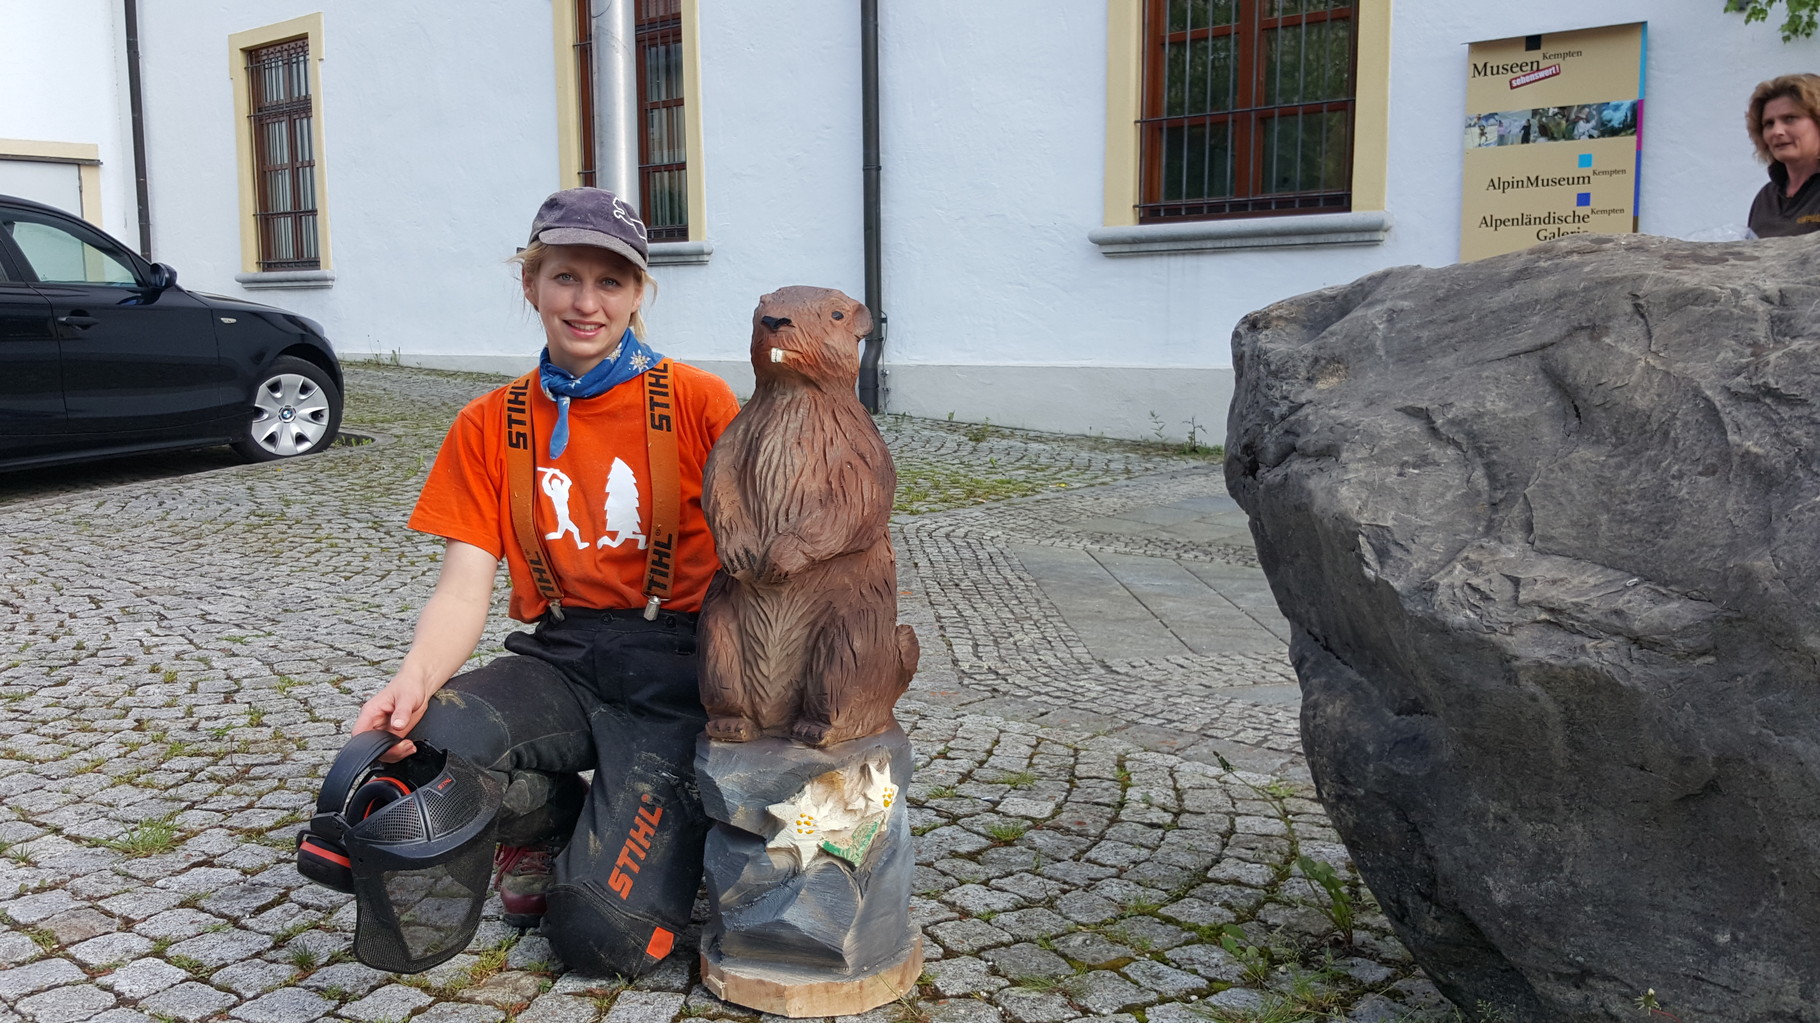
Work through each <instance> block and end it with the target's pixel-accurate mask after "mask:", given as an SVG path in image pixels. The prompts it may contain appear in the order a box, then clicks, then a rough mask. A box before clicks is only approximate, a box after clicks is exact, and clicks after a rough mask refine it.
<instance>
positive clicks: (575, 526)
mask: <svg viewBox="0 0 1820 1023" xmlns="http://www.w3.org/2000/svg"><path fill="white" fill-rule="evenodd" d="M671 366H673V367H674V375H673V376H674V384H673V386H674V387H675V391H676V409H677V415H676V420H675V422H676V447H677V456H678V460H679V461H680V462H681V465H680V466H678V470H679V472H678V475H679V476H680V477H681V479H682V501H681V506H680V509H679V510H680V512H681V514H680V516H679V517H680V519H681V521H680V522H679V523H678V524H677V530H676V533H677V549H678V550H679V552H680V553H679V554H678V556H677V561H676V575H675V578H674V579H673V581H672V582H671V588H670V599H668V600H666V601H664V607H665V608H666V609H669V610H673V611H696V610H699V609H700V608H701V598H702V594H703V593H705V592H706V591H707V588H708V580H709V579H710V578H712V577H713V575H714V572H715V570H716V569H717V568H719V567H720V561H719V560H718V559H717V558H716V557H715V555H714V538H713V537H712V536H711V535H710V534H709V532H708V523H707V520H706V519H704V518H703V517H702V512H701V473H702V467H703V466H704V465H705V464H706V463H707V461H708V450H709V449H710V448H712V447H713V446H714V442H715V441H716V440H717V439H719V437H720V435H721V431H723V430H725V429H726V428H727V424H728V423H729V422H731V421H732V419H733V415H734V413H736V412H738V411H739V403H738V402H737V401H736V400H735V399H734V397H733V391H732V389H731V388H729V387H728V386H727V382H726V381H724V380H722V379H721V378H719V377H717V376H715V375H714V374H712V373H709V372H707V371H706V370H701V369H696V368H695V367H694V366H686V365H683V364H682V363H679V362H672V363H671ZM505 400H506V389H505V388H503V387H502V388H500V389H498V390H496V391H492V392H490V393H488V394H485V395H482V396H481V397H479V398H476V399H475V400H474V401H472V402H470V403H469V404H468V407H467V408H464V409H462V410H461V415H460V416H458V417H456V419H455V425H454V426H451V427H450V428H449V435H448V437H447V438H446V439H445V440H444V441H443V442H442V451H441V452H439V453H438V454H437V456H436V464H435V466H434V467H433V468H431V470H430V478H429V479H428V480H426V481H425V482H424V485H423V493H422V495H420V496H419V497H418V498H417V507H416V509H415V510H413V511H412V512H411V520H410V527H411V528H412V529H415V530H418V531H420V532H424V533H430V534H432V535H435V536H440V537H445V538H447V539H450V540H460V541H461V542H463V543H469V544H473V545H474V546H476V547H479V548H480V549H482V550H484V551H486V552H487V553H489V554H491V555H493V556H494V557H496V558H498V557H503V558H505V559H506V566H507V568H508V569H509V570H510V573H511V580H512V604H511V614H512V617H513V618H516V619H518V620H519V621H521V622H531V621H536V620H537V618H538V617H539V616H541V615H542V614H543V613H544V611H545V610H546V609H547V608H548V607H549V603H548V602H547V601H545V600H544V598H543V595H542V594H540V593H538V592H537V585H536V583H534V582H532V581H531V568H530V565H528V564H527V563H526V562H525V558H524V552H523V551H522V550H520V549H519V546H518V539H517V536H516V535H515V534H514V533H513V530H512V494H511V490H510V488H509V487H508V486H507V485H506V444H505ZM531 405H532V408H531V418H532V421H533V425H534V427H535V429H536V431H537V437H536V443H535V444H534V445H533V447H532V457H533V459H534V465H535V469H536V472H535V475H536V477H537V478H536V480H535V481H534V482H532V481H527V483H526V485H527V486H529V487H531V494H532V507H533V509H534V513H533V521H534V522H535V524H536V526H537V531H538V533H539V534H540V535H541V536H542V537H543V538H544V541H543V545H544V550H545V551H547V552H549V553H548V557H549V559H550V562H551V565H552V567H553V568H554V569H555V570H556V579H557V583H558V584H559V585H560V586H561V588H562V595H563V603H564V604H565V605H569V606H574V607H593V608H641V607H643V606H644V604H645V598H644V582H645V558H646V553H645V547H646V545H647V543H648V534H649V532H650V529H651V515H652V511H653V508H654V505H655V501H654V500H653V497H652V493H651V466H650V457H649V455H648V454H647V452H646V439H645V421H644V380H643V378H642V377H634V378H633V379H631V380H628V381H626V382H625V383H623V384H620V385H619V386H617V387H615V388H613V389H612V390H610V391H608V392H607V393H605V394H602V395H598V396H596V397H593V398H585V399H576V400H575V401H572V402H570V403H569V444H568V447H567V448H566V449H564V451H563V453H562V455H561V456H560V457H558V458H556V459H553V460H552V459H551V458H550V429H551V427H553V426H554V425H555V424H556V403H555V402H553V401H551V400H550V398H549V397H548V396H547V395H545V394H544V393H543V389H542V388H532V391H531Z"/></svg>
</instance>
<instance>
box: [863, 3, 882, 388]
mask: <svg viewBox="0 0 1820 1023" xmlns="http://www.w3.org/2000/svg"><path fill="white" fill-rule="evenodd" d="M859 26H860V27H859V34H860V40H859V54H860V105H861V107H862V108H863V113H862V115H861V131H862V134H863V138H864V149H865V154H864V156H863V158H862V161H863V162H862V164H861V167H862V171H863V173H864V176H865V225H866V308H867V309H870V310H871V311H872V333H870V334H867V335H866V346H865V349H864V351H862V352H861V353H860V359H859V400H860V404H862V405H864V406H866V411H868V412H874V413H876V412H878V411H880V408H879V393H878V390H879V389H878V359H879V355H880V354H881V353H882V352H883V351H884V347H885V322H886V317H885V310H884V291H885V284H884V260H883V258H882V257H881V255H880V249H879V205H880V203H879V182H878V171H879V156H878V0H860V3H859Z"/></svg>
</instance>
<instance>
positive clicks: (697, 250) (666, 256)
mask: <svg viewBox="0 0 1820 1023" xmlns="http://www.w3.org/2000/svg"><path fill="white" fill-rule="evenodd" d="M649 255H650V262H651V265H652V266H687V265H689V264H692V263H706V262H707V261H708V257H709V256H712V255H714V243H713V242H652V243H651V249H650V254H649Z"/></svg>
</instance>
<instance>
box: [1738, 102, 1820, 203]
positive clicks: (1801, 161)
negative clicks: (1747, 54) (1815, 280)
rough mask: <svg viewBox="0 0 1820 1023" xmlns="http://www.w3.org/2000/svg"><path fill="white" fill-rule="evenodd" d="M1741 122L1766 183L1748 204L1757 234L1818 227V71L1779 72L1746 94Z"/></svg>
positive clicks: (1819, 120)
mask: <svg viewBox="0 0 1820 1023" xmlns="http://www.w3.org/2000/svg"><path fill="white" fill-rule="evenodd" d="M1745 126H1746V127H1747V128H1748V129H1749V130H1750V137H1751V142H1752V143H1754V144H1755V145H1756V147H1757V158H1758V159H1761V160H1764V161H1766V162H1768V164H1769V183H1768V184H1766V185H1764V186H1763V188H1762V190H1760V191H1759V192H1758V193H1757V197H1756V199H1754V200H1752V201H1751V204H1750V221H1749V223H1750V229H1751V230H1752V231H1754V232H1755V233H1756V235H1757V237H1759V238H1779V237H1783V236H1785V235H1792V234H1807V233H1808V232H1810V231H1820V177H1817V176H1816V174H1815V172H1816V171H1820V75H1809V74H1799V75H1783V76H1781V77H1780V78H1772V79H1770V80H1769V81H1767V82H1764V83H1762V84H1760V85H1758V86H1757V88H1756V91H1754V92H1752V93H1751V97H1750V110H1749V112H1748V113H1747V114H1745Z"/></svg>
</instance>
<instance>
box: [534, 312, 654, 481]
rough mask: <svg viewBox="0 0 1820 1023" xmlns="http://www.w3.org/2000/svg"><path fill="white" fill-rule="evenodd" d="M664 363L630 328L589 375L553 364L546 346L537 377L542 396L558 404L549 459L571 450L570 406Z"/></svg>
mask: <svg viewBox="0 0 1820 1023" xmlns="http://www.w3.org/2000/svg"><path fill="white" fill-rule="evenodd" d="M661 361H663V356H661V355H659V354H657V353H656V352H654V351H652V350H651V346H649V345H647V344H645V343H644V342H643V341H640V340H639V339H638V335H637V334H634V333H632V328H631V327H627V328H626V332H625V334H624V335H622V336H621V337H620V339H619V347H618V348H617V349H615V350H614V352H613V354H612V355H611V356H609V357H607V358H605V359H602V360H600V364H599V365H597V366H595V367H594V368H593V369H591V370H588V371H587V373H585V374H583V375H581V376H579V377H578V376H576V375H575V374H573V373H570V372H569V371H568V370H566V369H563V368H562V367H561V366H558V365H556V364H554V363H552V362H551V361H550V349H549V347H548V346H545V348H544V350H543V354H542V355H540V356H538V357H537V371H538V376H539V378H540V379H541V382H542V383H543V393H545V394H547V395H549V396H550V400H551V401H554V402H555V403H556V426H555V427H553V428H552V429H551V430H550V459H551V461H554V460H555V459H556V458H557V457H558V456H560V455H561V454H562V452H563V449H564V448H567V447H568V446H569V402H570V401H571V400H573V399H575V398H593V397H597V396H599V395H602V394H605V393H607V392H608V391H611V390H612V389H613V388H615V387H618V386H619V385H620V384H623V383H625V382H626V381H628V380H631V379H633V378H634V377H637V376H638V375H639V374H640V373H643V372H644V371H645V370H647V369H650V368H651V367H652V366H655V365H657V364H658V363H659V362H661Z"/></svg>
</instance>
